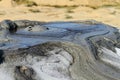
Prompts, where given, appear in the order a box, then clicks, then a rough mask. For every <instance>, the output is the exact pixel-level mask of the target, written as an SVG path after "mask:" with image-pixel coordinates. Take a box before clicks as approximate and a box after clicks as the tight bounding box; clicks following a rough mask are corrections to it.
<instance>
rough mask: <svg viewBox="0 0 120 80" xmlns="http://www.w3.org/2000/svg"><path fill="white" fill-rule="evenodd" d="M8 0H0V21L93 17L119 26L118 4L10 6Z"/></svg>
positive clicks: (65, 19)
mask: <svg viewBox="0 0 120 80" xmlns="http://www.w3.org/2000/svg"><path fill="white" fill-rule="evenodd" d="M10 1H11V0H3V1H1V2H0V21H1V20H4V19H11V20H18V19H29V20H38V21H71V20H88V19H94V20H97V21H100V22H104V23H106V24H109V25H112V26H115V27H120V22H119V21H120V7H118V6H109V7H108V6H104V7H100V8H97V9H96V8H93V7H89V6H81V5H77V6H72V7H70V6H69V7H65V6H64V7H59V6H57V7H56V6H52V7H51V6H49V5H47V6H43V5H42V6H40V5H39V6H33V7H25V6H24V5H19V6H11V3H10ZM36 1H37V0H36ZM38 1H39V0H38ZM51 1H52V0H51ZM6 4H7V5H6Z"/></svg>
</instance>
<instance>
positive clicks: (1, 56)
mask: <svg viewBox="0 0 120 80" xmlns="http://www.w3.org/2000/svg"><path fill="white" fill-rule="evenodd" d="M3 54H4V52H3V50H0V64H1V63H3V62H4V57H3Z"/></svg>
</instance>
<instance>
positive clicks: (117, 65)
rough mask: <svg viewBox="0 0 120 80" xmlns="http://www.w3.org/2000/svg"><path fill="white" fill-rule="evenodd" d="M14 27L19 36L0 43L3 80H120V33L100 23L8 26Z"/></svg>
mask: <svg viewBox="0 0 120 80" xmlns="http://www.w3.org/2000/svg"><path fill="white" fill-rule="evenodd" d="M13 23H14V24H15V25H16V26H17V27H18V30H17V32H15V33H13V34H7V36H8V37H7V38H6V40H5V41H4V40H2V41H1V42H0V44H1V45H0V49H1V50H0V53H1V55H0V62H1V64H0V80H119V79H120V33H119V29H117V28H114V27H112V26H109V25H106V24H103V23H100V22H96V21H73V22H48V23H45V22H44V23H42V22H38V21H29V20H18V21H11V23H9V24H8V23H5V24H8V25H7V26H8V27H9V25H10V24H13ZM1 24H3V23H1ZM3 29H4V28H3ZM3 29H2V30H3ZM13 29H14V28H13ZM2 30H1V31H2Z"/></svg>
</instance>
